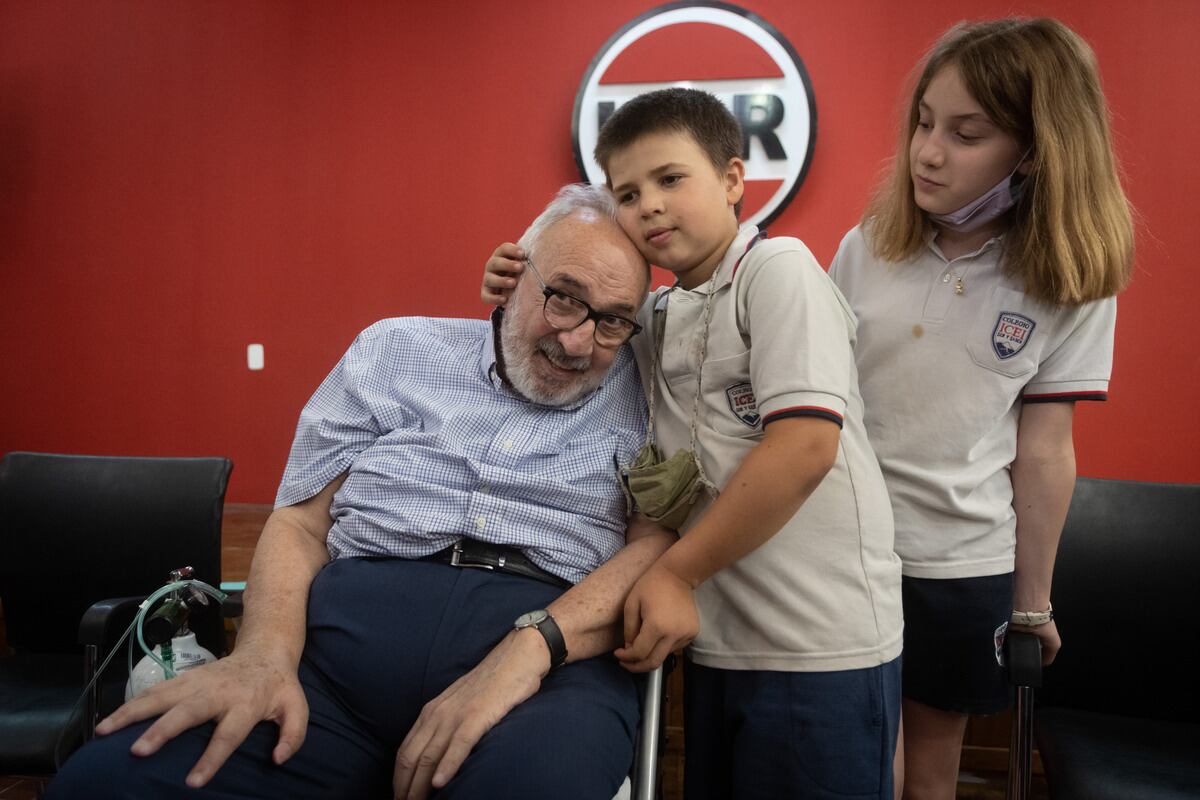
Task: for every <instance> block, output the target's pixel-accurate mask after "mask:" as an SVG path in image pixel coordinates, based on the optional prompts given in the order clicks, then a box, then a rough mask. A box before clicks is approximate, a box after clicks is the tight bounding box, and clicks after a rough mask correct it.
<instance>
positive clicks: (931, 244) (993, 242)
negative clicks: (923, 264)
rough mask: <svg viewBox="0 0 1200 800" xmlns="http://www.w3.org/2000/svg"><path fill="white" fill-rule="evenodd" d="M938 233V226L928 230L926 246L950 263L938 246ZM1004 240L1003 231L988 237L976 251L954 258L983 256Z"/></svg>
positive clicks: (957, 259) (958, 259)
mask: <svg viewBox="0 0 1200 800" xmlns="http://www.w3.org/2000/svg"><path fill="white" fill-rule="evenodd" d="M937 235H938V231H937V229H936V228H930V229H929V230H928V231H926V233H925V246H926V247H927V248H929V250H930V251H932V252H933V254H934V255H936V256H937V257H938V258H939V259H941V260H942V261H943V262H945V263H947V264H949V263H950V260H949V259H948V258H946V256H945V255H944V254H943V253H942V248H941V247H939V246H938V243H937ZM1003 241H1004V234H1003V233H1001V234H999V235H997V236H993V237H992V238H990V239H988V240H987V241H986V242H984V243H983V244H981V245H980V246H979V248H978V249H977V250H975V251H974V252H971V253H967V254H966V255H961V256H959V257H958V258H956V259H954V260H955V261H960V260H962V259H964V258H975V257H977V256H981V255H983V254H984V253H986V252H987V251H988V250H991V249H992V248H993V247H999V246H1000V244H1001V243H1002V242H1003Z"/></svg>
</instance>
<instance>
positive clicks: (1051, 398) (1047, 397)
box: [1021, 391, 1108, 403]
mask: <svg viewBox="0 0 1200 800" xmlns="http://www.w3.org/2000/svg"><path fill="white" fill-rule="evenodd" d="M1107 399H1108V392H1101V391H1092V392H1047V393H1045V394H1026V395H1022V396H1021V402H1023V403H1074V402H1076V401H1080V400H1097V401H1100V402H1103V401H1105V400H1107Z"/></svg>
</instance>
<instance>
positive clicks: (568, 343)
mask: <svg viewBox="0 0 1200 800" xmlns="http://www.w3.org/2000/svg"><path fill="white" fill-rule="evenodd" d="M612 215H613V207H612V202H611V200H610V198H609V196H608V195H607V193H606V192H604V191H603V190H601V189H598V188H592V187H583V186H573V187H566V188H564V189H563V190H562V191H561V192H560V193H559V195H558V197H557V198H556V199H555V200H554V201H553V202H552V203H551V204H550V205H549V206H548V207H547V209H546V210H545V211H544V212H543V213H542V215H541V216H539V217H538V219H537V220H535V221H534V223H533V224H532V225H531V226H530V228H529V230H528V231H527V232H526V235H525V237H523V239H522V245H523V246H524V247H525V248H526V251H527V253H528V254H529V257H530V265H531V267H532V268H531V269H529V270H527V274H528V275H530V276H531V277H528V278H525V279H523V280H522V281H521V283H520V285H519V287H518V289H517V291H516V293H515V295H514V298H513V301H512V302H511V303H510V304H509V309H508V311H507V312H505V313H504V314H503V316H502V317H501V315H497V316H496V317H494V318H493V324H492V325H488V324H487V323H486V322H483V321H479V320H449V319H428V318H403V319H391V320H384V321H382V322H379V323H377V324H375V325H373V326H371V327H370V328H368V329H367V330H365V331H364V332H363V333H362V334H360V335H359V337H358V338H357V339H356V340H355V342H354V344H353V345H352V346H351V348H350V350H349V351H348V352H347V353H346V355H345V356H344V357H343V358H342V360H341V362H340V363H339V364H338V365H337V366H336V367H335V368H334V370H333V372H332V373H330V375H329V376H328V377H327V378H326V379H325V381H324V382H323V383H322V384H321V386H320V387H319V388H318V389H317V391H316V393H315V394H314V395H313V397H312V399H311V400H310V401H309V402H308V404H307V405H306V406H305V408H304V411H303V413H302V414H301V417H300V423H299V426H298V429H297V433H296V439H295V442H294V444H293V447H292V452H291V457H290V459H289V461H288V465H287V469H286V471H285V473H284V477H283V482H282V485H281V486H280V489H279V494H278V497H277V500H276V510H275V513H273V514H272V515H271V517H270V519H269V520H268V522H267V525H266V527H265V529H264V530H263V534H262V538H261V539H260V540H259V544H258V549H257V551H256V552H255V555H254V563H253V565H252V567H251V571H250V579H249V581H248V583H247V591H246V595H245V604H246V614H245V619H244V623H243V626H242V630H241V633H240V635H239V639H238V645H237V648H236V649H235V650H234V652H233V654H232V655H230V656H229V657H228V658H226V659H223V660H221V661H218V662H216V663H215V664H211V665H209V666H207V667H202V668H199V669H196V670H193V671H191V672H188V673H185V674H184V675H182V676H180V677H179V678H176V679H174V680H171V681H167V682H165V683H163V684H160V685H159V686H158V687H155V688H154V689H152V690H150V691H148V692H146V693H145V694H144V695H142V696H140V697H138V698H135V699H134V700H133V701H131V702H129V703H127V704H126V705H125V706H123V707H122V708H121V709H119V710H118V711H116V712H115V713H114V714H113V715H112V716H110V717H109V718H107V719H106V720H104V721H103V722H102V723H101V725H100V727H99V729H98V732H99V733H101V734H104V735H103V736H102V737H101V738H100V739H98V740H97V741H96V742H94V743H92V744H91V745H89V746H88V747H85V748H84V749H83V750H81V751H80V752H79V753H78V754H76V756H74V757H73V758H72V759H71V760H70V761H69V762H68V763H67V765H66V766H65V768H64V770H63V772H62V773H60V775H59V777H58V778H57V779H56V780H55V781H54V783H53V784H52V785H51V787H50V791H49V794H48V795H47V796H48V797H49V798H52V799H53V800H57V799H59V798H72V797H80V798H82V797H86V798H104V797H129V798H139V800H142V799H143V798H152V797H164V798H165V797H171V798H175V797H176V796H178V794H179V791H180V790H181V789H183V784H184V782H185V780H186V783H187V785H188V786H191V787H204V788H203V789H202V791H201V792H200V796H209V797H221V798H225V797H272V798H274V797H278V798H289V800H290V799H292V798H305V797H313V798H335V797H344V798H355V799H356V800H358V799H360V798H376V797H387V796H391V795H389V794H388V792H394V794H395V796H396V797H416V798H420V797H425V796H427V795H428V794H429V793H430V792H431V791H437V794H438V796H439V797H449V798H499V797H514V798H525V799H528V798H541V797H546V798H566V797H570V798H584V797H596V798H606V799H607V798H609V797H611V796H612V794H613V793H614V792H615V791H616V788H617V787H618V786H619V784H620V782H621V779H622V776H623V773H624V772H625V771H626V770H627V769H628V766H629V764H630V762H631V759H632V734H633V731H634V729H635V728H636V722H637V716H638V710H637V701H636V696H635V692H634V688H633V685H632V683H631V678H630V676H629V675H628V674H627V673H626V672H625V671H624V670H622V669H620V668H619V667H618V666H617V664H616V663H615V662H614V661H613V660H612V659H611V658H609V657H606V655H605V654H607V653H608V651H610V650H611V649H612V648H613V647H615V646H616V645H617V644H619V630H618V629H619V625H618V621H619V618H620V610H621V605H622V602H623V600H624V597H625V594H626V593H627V591H628V589H629V587H630V586H631V585H632V584H633V583H634V581H635V580H636V579H637V577H638V576H639V575H640V574H641V573H642V572H643V571H644V570H645V569H646V568H647V567H648V566H649V565H650V564H651V563H652V562H653V561H654V559H655V558H656V557H657V556H658V555H659V554H660V553H661V552H663V550H665V549H666V547H667V546H668V545H669V543H670V540H671V538H672V537H673V534H668V533H666V532H665V531H663V530H661V529H659V528H656V527H654V526H651V525H649V524H648V523H645V522H644V521H640V520H638V519H636V518H634V519H632V520H630V521H629V522H630V524H629V525H628V532H627V530H626V527H627V515H628V513H629V507H628V501H627V499H626V495H625V493H624V490H623V487H622V484H621V479H620V475H619V468H620V465H622V464H626V463H629V462H630V461H631V460H632V459H633V457H634V455H635V452H636V450H637V448H638V446H639V445H640V443H641V440H642V437H643V434H644V431H645V424H646V417H645V409H644V407H643V398H642V393H641V389H640V386H639V381H638V376H637V370H636V367H635V366H634V364H633V359H632V357H631V355H630V353H629V352H628V348H625V347H622V344H623V343H624V342H625V341H626V340H627V339H628V338H629V337H630V336H632V335H633V334H634V333H636V332H637V327H636V325H634V323H633V322H632V319H633V316H634V314H635V312H636V310H637V307H638V305H639V304H640V302H641V301H642V298H643V297H644V296H645V292H646V284H647V279H648V274H647V268H646V264H645V262H644V261H643V260H642V258H641V256H639V255H638V252H637V250H636V249H635V248H634V247H633V245H632V244H631V243H630V242H629V240H628V239H627V238H626V237H625V235H624V234H623V233H622V232H621V230H620V228H618V227H617V225H616V223H615V222H614V221H613V218H612ZM535 262H536V265H535ZM471 567H485V569H473V568H471ZM568 587H569V588H568ZM564 589H565V591H564ZM152 717H157V720H156V721H153V722H151V721H150V720H151V718H152ZM134 723H138V724H136V725H135V724H134ZM271 723H274V724H271ZM276 726H277V727H276ZM151 755H153V757H152V758H147V757H148V756H151ZM389 784H390V785H389ZM189 796H190V794H189Z"/></svg>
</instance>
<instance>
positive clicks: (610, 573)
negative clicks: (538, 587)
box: [531, 521, 677, 661]
mask: <svg viewBox="0 0 1200 800" xmlns="http://www.w3.org/2000/svg"><path fill="white" fill-rule="evenodd" d="M629 538H630V542H629V544H627V545H625V547H623V548H621V550H620V551H619V552H618V553H617V554H616V555H615V556H613V557H612V558H611V559H609V560H608V561H606V562H605V563H604V564H602V565H601V566H600V567H599V568H597V569H596V570H595V571H594V572H592V574H590V575H588V576H587V577H586V578H584V579H583V580H582V581H580V582H579V583H578V584H576V585H575V586H574V587H572V588H571V589H570V590H569V591H567V592H566V593H565V594H563V595H562V596H561V597H559V598H558V599H557V600H555V601H554V602H553V603H551V604H550V607H549V609H548V610H549V611H550V613H551V615H553V616H554V621H555V622H557V623H558V627H559V628H560V629H561V630H562V632H563V638H564V639H565V640H566V643H567V660H568V661H580V660H582V659H585V658H591V657H592V656H597V655H600V654H601V653H607V652H611V651H612V650H613V648H615V647H617V646H618V645H620V644H621V610H622V608H623V607H624V604H625V596H626V595H628V594H629V590H630V589H631V588H633V584H635V583H636V582H637V579H638V578H640V577H641V576H642V573H644V572H645V571H646V570H647V569H649V568H650V565H651V564H653V563H654V562H655V561H656V560H657V559H658V557H659V556H661V555H662V554H663V553H665V552H666V551H667V548H669V547H670V546H671V544H672V543H674V542H675V540H676V539H677V537H676V535H675V533H673V532H672V531H668V530H666V529H665V528H661V527H659V526H657V525H654V524H653V523H649V522H645V521H635V522H631V535H630V537H629ZM531 610H532V609H531Z"/></svg>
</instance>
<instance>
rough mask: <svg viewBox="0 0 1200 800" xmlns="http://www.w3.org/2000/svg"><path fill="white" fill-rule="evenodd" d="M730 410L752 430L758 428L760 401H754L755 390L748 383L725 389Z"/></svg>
mask: <svg viewBox="0 0 1200 800" xmlns="http://www.w3.org/2000/svg"><path fill="white" fill-rule="evenodd" d="M725 397H726V398H727V399H728V400H729V410H730V411H732V412H733V415H734V416H735V417H737V418H738V419H740V420H741V421H742V422H744V423H746V424H747V425H749V426H750V427H751V428H757V427H758V421H759V419H760V418H759V415H758V401H757V400H755V399H754V388H753V387H752V386H751V385H750V384H749V383H746V382H742V383H735V384H734V385H733V386H730V387H728V388H726V389H725Z"/></svg>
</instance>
